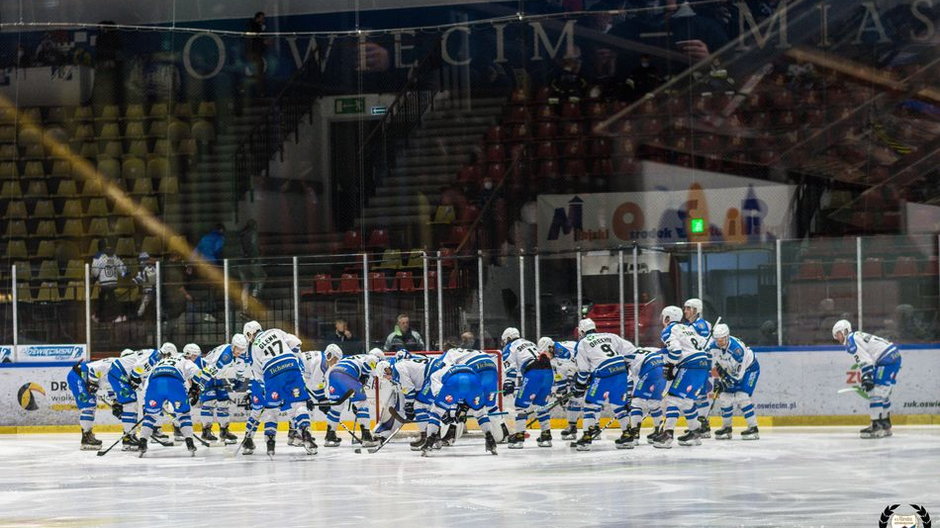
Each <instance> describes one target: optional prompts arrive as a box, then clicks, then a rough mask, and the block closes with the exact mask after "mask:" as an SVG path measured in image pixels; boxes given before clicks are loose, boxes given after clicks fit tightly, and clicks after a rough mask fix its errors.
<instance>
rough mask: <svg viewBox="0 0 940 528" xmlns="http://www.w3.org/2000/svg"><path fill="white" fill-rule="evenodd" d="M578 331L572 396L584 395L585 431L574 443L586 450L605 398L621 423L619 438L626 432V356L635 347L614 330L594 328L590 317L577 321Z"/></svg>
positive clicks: (597, 433)
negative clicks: (601, 330) (599, 330)
mask: <svg viewBox="0 0 940 528" xmlns="http://www.w3.org/2000/svg"><path fill="white" fill-rule="evenodd" d="M578 334H579V335H580V337H581V339H580V340H579V341H578V344H577V346H576V347H575V356H576V357H575V362H576V364H577V365H578V376H577V378H576V380H575V386H574V389H573V390H572V396H574V397H580V396H584V433H583V434H582V435H581V438H580V439H578V441H577V443H576V445H575V447H576V448H577V449H578V451H589V450H590V449H591V443H592V442H593V441H594V440H596V439H597V438H598V437H599V436H600V434H601V428H600V427H599V426H598V425H597V415H598V414H599V413H600V411H601V408H602V407H603V405H604V403H605V402H607V403H609V404H610V406H611V407H612V408H613V412H614V417H615V418H616V419H617V420H618V421H619V423H620V430H621V438H626V437H628V436H629V434H628V433H627V429H628V428H629V427H630V422H629V420H627V417H628V416H629V413H628V411H627V360H626V356H628V355H629V354H631V353H632V352H633V350H634V349H636V347H635V346H634V345H633V343H631V342H629V341H627V340H626V339H623V338H622V337H620V336H618V335H616V334H610V333H605V332H597V327H596V325H595V324H594V321H592V320H591V319H589V318H584V319H582V320H581V321H580V322H579V323H578ZM589 381H590V386H588V382H589Z"/></svg>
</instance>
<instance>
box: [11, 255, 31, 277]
mask: <svg viewBox="0 0 940 528" xmlns="http://www.w3.org/2000/svg"><path fill="white" fill-rule="evenodd" d="M13 265H14V266H16V280H17V281H20V282H22V281H29V280H33V267H32V266H31V265H30V264H29V262H27V261H25V260H19V261H16V262H14V263H13Z"/></svg>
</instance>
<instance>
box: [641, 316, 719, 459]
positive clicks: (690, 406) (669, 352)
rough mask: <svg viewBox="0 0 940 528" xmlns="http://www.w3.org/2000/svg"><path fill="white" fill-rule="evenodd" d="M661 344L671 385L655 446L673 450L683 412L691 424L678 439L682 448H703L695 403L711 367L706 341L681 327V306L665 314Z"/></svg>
mask: <svg viewBox="0 0 940 528" xmlns="http://www.w3.org/2000/svg"><path fill="white" fill-rule="evenodd" d="M662 323H663V331H662V341H663V344H665V345H666V363H665V368H664V373H665V376H666V380H667V381H670V382H671V383H670V384H669V388H668V391H667V393H666V399H665V402H664V403H665V405H666V422H665V423H664V424H663V430H662V431H660V432H658V433H656V434H655V435H654V438H653V446H654V447H659V448H669V447H672V440H673V435H674V433H673V430H674V429H675V426H676V422H677V421H678V420H679V412H680V411H681V412H682V413H683V414H684V415H685V418H686V421H687V422H688V424H689V430H688V431H686V433H685V434H683V435H682V436H680V437H679V445H700V444H701V443H702V442H701V440H699V431H698V429H699V428H700V427H701V424H700V423H699V421H698V420H696V417H697V415H698V413H697V412H696V407H695V399H696V398H697V397H698V395H699V393H700V391H702V390H703V387H704V385H705V381H706V380H707V379H708V376H709V372H710V370H711V366H712V360H711V357H710V355H709V354H708V352H706V351H705V350H704V349H705V346H706V343H705V338H703V337H702V336H700V335H699V334H698V333H697V332H696V331H695V330H694V329H693V328H692V327H691V326H688V325H685V324H682V310H681V309H680V308H679V307H678V306H667V307H665V308H663V311H662Z"/></svg>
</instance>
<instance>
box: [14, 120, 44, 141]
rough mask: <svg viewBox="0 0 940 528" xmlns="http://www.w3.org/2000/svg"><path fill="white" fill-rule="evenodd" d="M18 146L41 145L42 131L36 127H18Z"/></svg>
mask: <svg viewBox="0 0 940 528" xmlns="http://www.w3.org/2000/svg"><path fill="white" fill-rule="evenodd" d="M17 139H18V141H19V142H20V145H38V144H40V143H42V129H41V128H37V126H23V125H22V124H21V125H20V132H19V134H17Z"/></svg>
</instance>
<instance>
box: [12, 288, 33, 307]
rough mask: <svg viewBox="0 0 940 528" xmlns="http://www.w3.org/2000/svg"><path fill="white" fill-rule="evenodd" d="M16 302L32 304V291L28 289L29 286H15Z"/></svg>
mask: <svg viewBox="0 0 940 528" xmlns="http://www.w3.org/2000/svg"><path fill="white" fill-rule="evenodd" d="M16 300H17V302H21V303H25V304H29V303H32V302H33V289H32V288H30V287H29V284H22V283H20V284H17V285H16Z"/></svg>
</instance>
